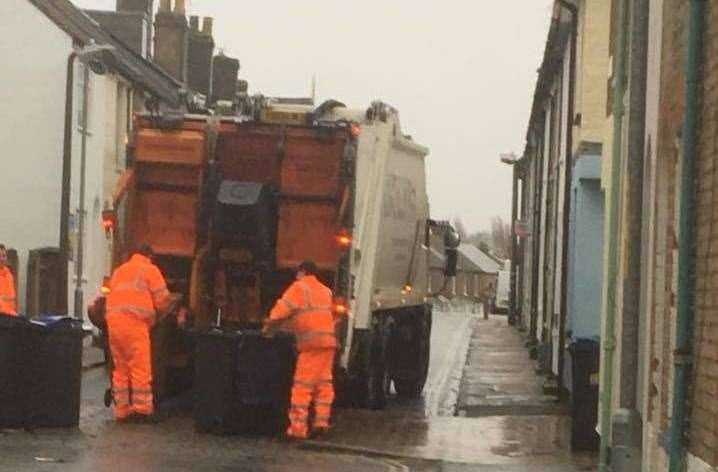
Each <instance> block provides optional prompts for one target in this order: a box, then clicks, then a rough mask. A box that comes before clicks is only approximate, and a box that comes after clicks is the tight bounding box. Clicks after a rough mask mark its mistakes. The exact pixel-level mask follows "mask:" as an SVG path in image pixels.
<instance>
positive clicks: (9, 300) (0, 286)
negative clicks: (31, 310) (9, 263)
mask: <svg viewBox="0 0 718 472" xmlns="http://www.w3.org/2000/svg"><path fill="white" fill-rule="evenodd" d="M0 313H5V314H6V315H17V304H16V300H15V280H14V279H13V276H12V272H10V269H9V268H7V267H2V268H0Z"/></svg>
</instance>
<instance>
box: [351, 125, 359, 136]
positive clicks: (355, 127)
mask: <svg viewBox="0 0 718 472" xmlns="http://www.w3.org/2000/svg"><path fill="white" fill-rule="evenodd" d="M350 132H351V134H352V137H354V138H358V137H359V135H360V134H361V126H359V125H358V124H356V123H352V126H351V128H350Z"/></svg>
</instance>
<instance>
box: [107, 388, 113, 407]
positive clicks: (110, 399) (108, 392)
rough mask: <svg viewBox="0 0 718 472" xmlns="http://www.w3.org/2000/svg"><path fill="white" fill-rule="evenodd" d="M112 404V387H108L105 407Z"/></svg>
mask: <svg viewBox="0 0 718 472" xmlns="http://www.w3.org/2000/svg"><path fill="white" fill-rule="evenodd" d="M110 405H112V389H111V388H108V389H107V390H105V407H107V408H109V407H110Z"/></svg>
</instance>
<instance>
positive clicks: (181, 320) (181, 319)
mask: <svg viewBox="0 0 718 472" xmlns="http://www.w3.org/2000/svg"><path fill="white" fill-rule="evenodd" d="M176 317H177V326H179V327H180V328H183V327H184V325H185V324H186V323H187V308H185V307H182V308H180V309H179V310H177V315H176Z"/></svg>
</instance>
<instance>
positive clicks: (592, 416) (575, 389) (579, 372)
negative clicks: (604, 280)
mask: <svg viewBox="0 0 718 472" xmlns="http://www.w3.org/2000/svg"><path fill="white" fill-rule="evenodd" d="M600 347H601V345H600V343H599V342H598V341H597V340H595V339H585V338H582V339H575V340H574V341H573V342H571V344H570V345H569V347H568V351H569V354H570V362H571V370H570V372H571V449H573V450H575V451H595V450H597V449H598V444H599V440H600V438H599V436H598V433H597V432H596V422H597V421H598V371H599V363H600V352H601V349H600Z"/></svg>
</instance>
